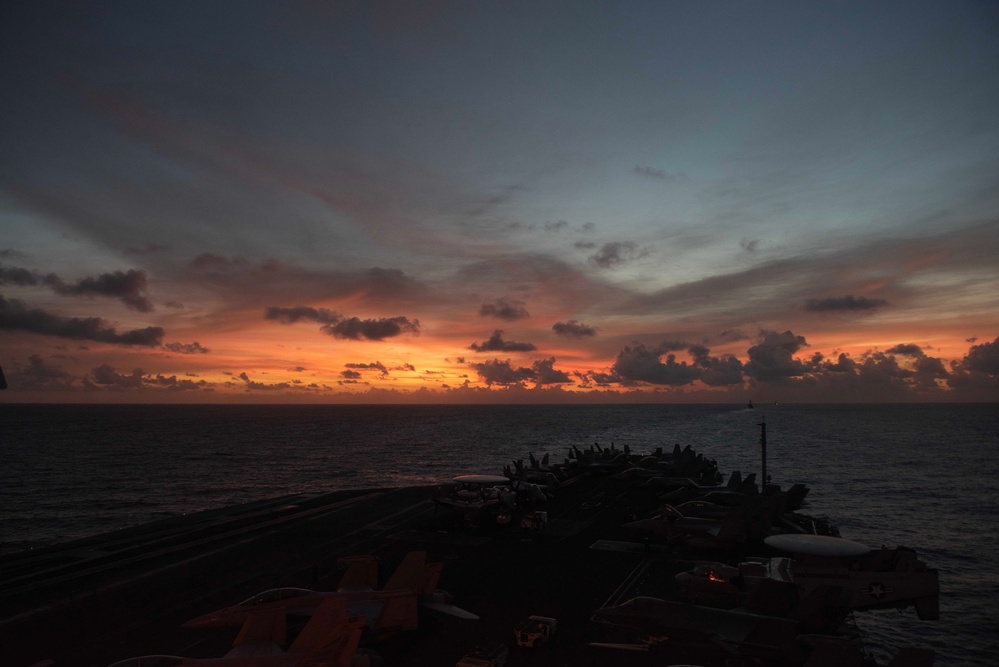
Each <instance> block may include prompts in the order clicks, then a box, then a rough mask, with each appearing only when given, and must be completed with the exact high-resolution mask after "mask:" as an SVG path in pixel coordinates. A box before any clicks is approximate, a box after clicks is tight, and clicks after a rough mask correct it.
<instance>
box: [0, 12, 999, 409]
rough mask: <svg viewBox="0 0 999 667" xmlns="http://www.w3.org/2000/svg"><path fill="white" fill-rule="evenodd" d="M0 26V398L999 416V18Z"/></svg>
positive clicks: (415, 16) (273, 17) (660, 16)
mask: <svg viewBox="0 0 999 667" xmlns="http://www.w3.org/2000/svg"><path fill="white" fill-rule="evenodd" d="M0 33H2V41H0V49H2V52H3V56H2V60H0V68H2V70H0V72H2V73H0V77H2V90H3V97H2V99H3V103H2V115H0V118H2V123H0V139H2V144H0V145H2V150H0V174H2V180H0V367H2V369H3V373H4V375H5V377H6V380H7V384H8V388H7V390H5V391H3V392H0V401H3V402H9V403H14V402H33V401H71V402H91V401H101V402H185V403H187V402H225V401H233V402H237V401H238V402H247V401H251V402H345V401H350V402H368V403H371V402H454V403H463V402H574V401H575V402H623V401H626V402H639V401H661V402H693V401H699V402H731V401H735V402H744V401H747V400H750V399H752V400H754V401H774V400H779V401H909V400H939V401H945V400H965V401H983V400H984V401H997V400H999V4H997V3H995V2H992V1H988V2H980V3H978V2H934V3H926V2H897V3H892V2H876V3H872V2H818V3H801V2H693V1H689V2H660V1H654V2H610V1H608V2H573V3H568V2H567V3H562V2H535V1H529V2H519V1H503V2H486V1H483V2H471V1H460V2H445V1H437V2H435V1H428V2H382V1H376V2H361V1H357V2H349V1H344V2H323V1H320V0H300V1H297V2H281V3H279V2H251V1H245V0H240V1H238V2H214V1H213V2H117V3H112V2H91V1H76V0H74V1H69V0H67V1H66V2H45V1H38V2H36V1H20V2H17V1H15V2H13V3H8V4H7V5H5V8H4V10H3V17H2V20H0Z"/></svg>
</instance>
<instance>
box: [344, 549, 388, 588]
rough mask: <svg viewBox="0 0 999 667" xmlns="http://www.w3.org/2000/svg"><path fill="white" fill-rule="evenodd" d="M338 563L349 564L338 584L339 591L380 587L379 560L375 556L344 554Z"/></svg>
mask: <svg viewBox="0 0 999 667" xmlns="http://www.w3.org/2000/svg"><path fill="white" fill-rule="evenodd" d="M337 563H340V564H341V565H346V566H347V570H346V571H345V572H344V573H343V576H341V577H340V583H338V584H337V590H338V591H345V590H355V591H356V590H363V589H371V590H374V589H376V588H378V560H377V559H376V558H375V557H374V556H344V557H343V558H340V559H339V560H337Z"/></svg>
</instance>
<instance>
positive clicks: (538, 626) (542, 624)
mask: <svg viewBox="0 0 999 667" xmlns="http://www.w3.org/2000/svg"><path fill="white" fill-rule="evenodd" d="M557 626H558V622H557V621H556V620H555V619H554V618H549V617H548V616H528V617H527V620H526V621H522V622H521V623H519V624H517V627H515V628H514V629H513V634H514V636H515V637H516V638H517V646H524V647H526V648H538V647H540V646H542V645H543V644H547V643H548V642H549V641H551V638H552V635H554V634H555V628H556V627H557Z"/></svg>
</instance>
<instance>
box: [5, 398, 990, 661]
mask: <svg viewBox="0 0 999 667" xmlns="http://www.w3.org/2000/svg"><path fill="white" fill-rule="evenodd" d="M761 421H765V422H766V424H767V454H768V456H767V468H768V474H769V475H770V476H771V477H772V480H773V482H774V483H777V484H780V485H781V486H782V487H784V488H788V487H789V486H790V485H791V484H794V483H803V484H806V485H808V486H809V487H810V488H811V492H810V493H809V495H808V497H807V499H806V504H805V507H804V508H803V512H805V513H807V514H810V515H813V516H824V517H828V518H829V519H830V521H831V522H832V523H833V524H835V525H836V526H838V527H839V529H840V532H841V534H842V536H843V537H847V538H850V539H853V540H856V541H858V542H862V543H864V544H867V545H868V546H871V547H878V546H881V545H887V546H896V545H905V546H908V547H912V548H914V549H915V550H916V551H917V553H918V555H919V557H920V559H921V560H923V561H925V562H926V563H928V564H929V565H930V566H932V567H936V568H937V569H939V571H940V587H941V599H940V620H939V621H919V620H918V619H917V618H916V616H915V612H914V611H913V610H911V609H908V610H905V611H903V612H902V613H898V612H895V611H879V612H868V613H858V614H856V622H857V625H858V627H859V629H860V630H861V632H862V636H863V638H864V640H865V644H866V646H867V648H868V649H869V651H870V652H871V653H872V654H873V655H875V657H877V658H878V659H879V660H881V661H887V659H888V658H889V657H890V655H891V654H893V653H894V652H895V651H896V650H898V649H899V648H901V647H903V646H920V647H930V648H933V649H934V650H935V651H936V652H937V660H936V664H937V665H981V666H986V665H989V666H991V665H995V664H997V660H999V658H997V656H999V621H997V619H999V603H997V600H999V565H997V562H999V558H997V554H999V533H997V531H999V519H997V517H999V493H997V489H996V484H997V481H999V406H997V405H995V404H987V405H982V404H974V405H784V404H782V405H772V406H758V407H757V408H755V409H747V408H746V407H745V406H731V405H695V406H680V405H634V406H315V405H313V406H286V405H282V406H276V405H275V406H271V405H254V406H225V405H222V406H220V405H182V406H162V405H155V406H154V405H125V406H111V405H12V404H0V443H2V446H0V508H2V510H0V554H3V553H10V552H14V551H19V550H23V549H31V548H38V547H41V546H45V545H49V544H55V543H59V542H63V541H67V540H71V539H74V538H79V537H85V536H88V535H93V534H98V533H103V532H108V531H113V530H117V529H120V528H125V527H128V526H133V525H137V524H141V523H146V522H149V521H153V520H156V519H162V518H166V517H172V516H177V515H181V514H185V513H190V512H197V511H199V510H204V509H211V508H217V507H222V506H226V505H231V504H236V503H242V502H248V501H252V500H257V499H261V498H269V497H275V496H282V495H286V494H293V493H312V492H329V491H335V490H338V489H356V488H369V487H390V486H411V485H427V484H435V483H439V482H444V481H447V480H449V479H450V478H451V477H453V476H454V475H457V474H462V473H470V472H486V473H494V474H498V473H499V472H501V471H502V469H503V466H504V465H506V464H509V463H511V461H512V460H514V459H527V458H528V454H530V453H533V454H534V455H535V456H537V457H538V458H540V457H541V456H542V455H543V454H545V453H548V454H550V456H551V458H552V460H553V461H561V460H562V459H564V458H565V457H566V455H567V450H568V448H570V447H571V446H572V445H577V446H579V447H585V446H587V445H590V444H593V443H599V444H600V445H601V446H609V445H610V444H612V443H613V444H615V445H617V446H618V447H619V448H620V447H623V446H624V445H629V446H630V447H631V449H632V450H633V451H635V452H638V453H643V452H650V451H652V450H654V449H655V448H656V447H659V446H662V447H666V448H669V449H671V448H672V447H673V444H674V443H679V444H680V445H681V446H686V445H690V446H692V447H693V448H694V449H695V450H696V451H697V452H699V453H701V454H703V455H705V456H706V457H708V458H713V459H715V460H716V461H717V463H718V467H719V469H720V470H721V471H722V472H723V473H725V474H726V475H727V474H728V473H729V472H731V471H734V470H739V471H741V472H742V473H743V475H745V474H748V473H750V472H757V473H759V470H760V446H759V434H760V428H759V426H758V424H759V423H760V422H761Z"/></svg>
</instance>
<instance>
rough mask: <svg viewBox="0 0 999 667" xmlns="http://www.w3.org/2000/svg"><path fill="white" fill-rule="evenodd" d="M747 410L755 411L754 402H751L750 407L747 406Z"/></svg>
mask: <svg viewBox="0 0 999 667" xmlns="http://www.w3.org/2000/svg"><path fill="white" fill-rule="evenodd" d="M746 409H747V410H752V409H753V402H752V401H750V402H749V405H747V406H746Z"/></svg>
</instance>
